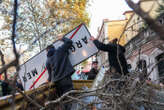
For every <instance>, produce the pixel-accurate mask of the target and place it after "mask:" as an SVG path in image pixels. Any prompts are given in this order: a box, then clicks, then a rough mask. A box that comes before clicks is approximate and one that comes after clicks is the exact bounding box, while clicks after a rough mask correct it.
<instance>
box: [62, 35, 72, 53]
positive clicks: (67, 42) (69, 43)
mask: <svg viewBox="0 0 164 110" xmlns="http://www.w3.org/2000/svg"><path fill="white" fill-rule="evenodd" d="M61 40H62V41H63V42H64V44H63V45H62V46H61V47H60V49H62V50H63V51H67V50H68V49H69V48H70V47H71V46H72V43H73V42H72V40H71V39H68V38H66V37H63V38H62V39H61Z"/></svg>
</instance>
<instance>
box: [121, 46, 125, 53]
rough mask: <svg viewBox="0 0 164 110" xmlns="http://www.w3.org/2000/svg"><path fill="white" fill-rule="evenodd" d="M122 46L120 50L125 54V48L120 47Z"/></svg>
mask: <svg viewBox="0 0 164 110" xmlns="http://www.w3.org/2000/svg"><path fill="white" fill-rule="evenodd" d="M119 46H120V50H121V52H123V53H125V51H126V50H125V47H123V46H121V45H119Z"/></svg>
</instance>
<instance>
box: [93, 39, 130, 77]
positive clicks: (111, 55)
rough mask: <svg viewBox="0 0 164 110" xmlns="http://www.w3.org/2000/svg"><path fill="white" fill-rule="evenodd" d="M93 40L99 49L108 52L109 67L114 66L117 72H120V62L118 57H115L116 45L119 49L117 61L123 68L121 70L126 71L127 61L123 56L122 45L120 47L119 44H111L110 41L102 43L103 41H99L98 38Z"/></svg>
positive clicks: (125, 72)
mask: <svg viewBox="0 0 164 110" xmlns="http://www.w3.org/2000/svg"><path fill="white" fill-rule="evenodd" d="M93 42H94V44H95V45H96V47H97V48H98V49H99V50H102V51H106V52H108V60H109V65H110V66H111V67H114V68H115V69H116V71H117V72H119V73H120V74H122V72H121V67H120V64H119V62H118V59H117V46H118V49H119V50H118V52H119V53H118V56H119V61H120V63H121V66H122V68H123V72H124V74H127V73H128V69H127V61H126V59H125V56H124V53H125V48H124V47H122V46H121V45H118V44H112V43H109V44H103V43H101V42H99V41H98V40H94V41H93Z"/></svg>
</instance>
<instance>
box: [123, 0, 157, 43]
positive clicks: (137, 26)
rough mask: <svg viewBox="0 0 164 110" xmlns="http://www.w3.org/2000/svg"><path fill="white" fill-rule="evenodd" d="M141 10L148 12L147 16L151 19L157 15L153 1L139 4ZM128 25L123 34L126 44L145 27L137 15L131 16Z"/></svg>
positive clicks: (155, 3)
mask: <svg viewBox="0 0 164 110" xmlns="http://www.w3.org/2000/svg"><path fill="white" fill-rule="evenodd" d="M141 8H142V9H143V10H144V11H145V12H149V15H150V16H151V17H152V18H154V19H155V18H156V17H157V15H158V13H157V12H156V10H157V8H158V4H157V2H156V1H155V0H147V1H144V2H141ZM129 20H130V21H128V24H127V26H126V31H125V32H124V34H125V41H126V43H127V42H128V41H129V40H131V39H132V38H133V37H135V36H136V35H137V34H138V33H139V32H140V31H141V29H142V28H143V27H145V23H143V20H142V18H141V17H140V16H138V15H137V14H133V15H132V18H131V19H129Z"/></svg>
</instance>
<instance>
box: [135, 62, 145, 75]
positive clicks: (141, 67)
mask: <svg viewBox="0 0 164 110" xmlns="http://www.w3.org/2000/svg"><path fill="white" fill-rule="evenodd" d="M137 68H138V70H139V71H141V72H144V73H147V66H146V61H145V60H139V61H138V62H137Z"/></svg>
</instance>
